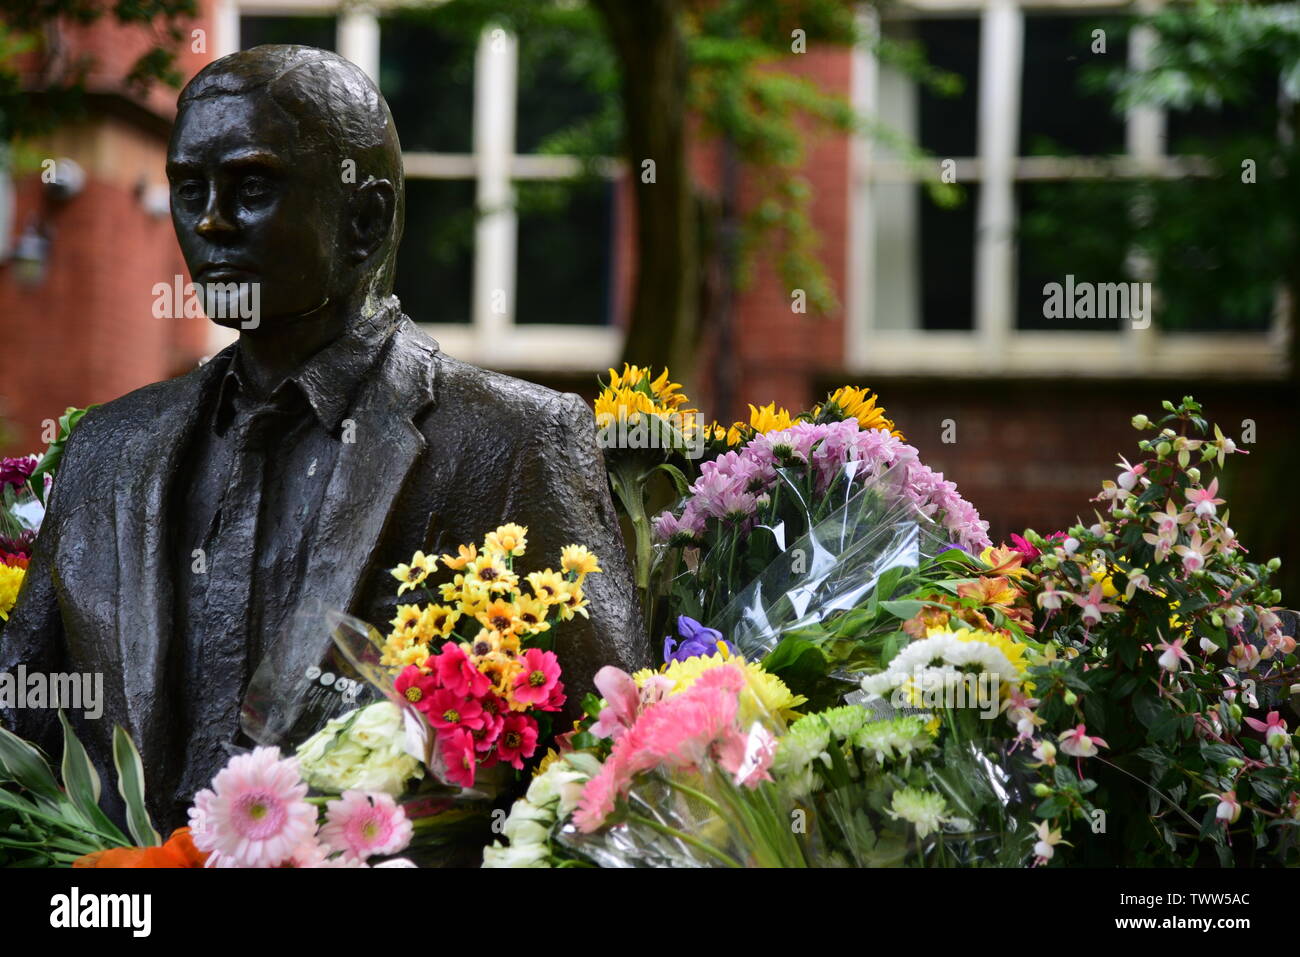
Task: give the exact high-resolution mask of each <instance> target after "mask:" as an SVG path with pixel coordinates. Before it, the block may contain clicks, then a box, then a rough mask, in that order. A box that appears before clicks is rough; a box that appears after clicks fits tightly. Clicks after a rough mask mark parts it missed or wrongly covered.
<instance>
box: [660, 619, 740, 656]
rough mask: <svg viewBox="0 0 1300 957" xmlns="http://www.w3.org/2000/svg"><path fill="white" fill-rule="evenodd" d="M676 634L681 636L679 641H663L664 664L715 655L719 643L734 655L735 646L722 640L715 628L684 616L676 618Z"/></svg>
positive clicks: (669, 639)
mask: <svg viewBox="0 0 1300 957" xmlns="http://www.w3.org/2000/svg"><path fill="white" fill-rule="evenodd" d="M677 634H679V635H681V636H682V640H681V641H674V640H673V639H672V638H671V637H669V638H665V639H664V664H668V662H670V661H685V660H686V659H687V658H707V657H709V656H710V655H716V654H717V653H718V642H720V641H721V642H722V643H723V644H724V645H726V646H727V650H728V651H730V652H731V653H732V654H733V655H734V654H735V653H736V647H735V645H733V644H732V643H731V642H729V641H726V640H724V639H723V637H722V632H720V631H718V630H717V629H716V628H707V627H705V626H704V625H701V624H700V623H699V622H698V621H696V620H695V619H694V618H689V617H687V616H686V615H679V616H678V617H677Z"/></svg>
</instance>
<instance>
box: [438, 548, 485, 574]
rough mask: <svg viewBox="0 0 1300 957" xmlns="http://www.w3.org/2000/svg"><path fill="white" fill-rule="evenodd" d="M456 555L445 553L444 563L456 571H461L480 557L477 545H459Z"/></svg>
mask: <svg viewBox="0 0 1300 957" xmlns="http://www.w3.org/2000/svg"><path fill="white" fill-rule="evenodd" d="M456 552H457V553H456V554H455V555H443V556H442V563H443V564H444V565H446V566H447V567H448V568H450V569H451V570H452V571H454V572H458V571H461V570H463V569H464V568H465V566H466V565H468V564H469V563H470V562H472V561H473V560H474V559H476V558H478V547H477V546H475V545H457V546H456Z"/></svg>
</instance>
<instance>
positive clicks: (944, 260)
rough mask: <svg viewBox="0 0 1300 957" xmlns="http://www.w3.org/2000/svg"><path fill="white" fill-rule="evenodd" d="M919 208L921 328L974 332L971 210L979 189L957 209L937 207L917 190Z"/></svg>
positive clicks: (966, 190) (973, 188)
mask: <svg viewBox="0 0 1300 957" xmlns="http://www.w3.org/2000/svg"><path fill="white" fill-rule="evenodd" d="M916 189H917V190H918V191H919V192H920V208H921V270H922V272H921V276H922V279H921V325H922V328H925V329H974V328H975V306H974V296H975V210H976V209H977V208H978V205H979V186H978V185H972V186H967V187H965V188H964V189H963V192H964V193H965V196H964V198H963V199H962V200H961V202H960V203H959V204H958V205H955V206H941V205H939V204H938V203H936V202H935V201H934V199H933V198H932V197H931V196H930V191H929V190H927V189H925V188H924V187H921V186H918V187H916Z"/></svg>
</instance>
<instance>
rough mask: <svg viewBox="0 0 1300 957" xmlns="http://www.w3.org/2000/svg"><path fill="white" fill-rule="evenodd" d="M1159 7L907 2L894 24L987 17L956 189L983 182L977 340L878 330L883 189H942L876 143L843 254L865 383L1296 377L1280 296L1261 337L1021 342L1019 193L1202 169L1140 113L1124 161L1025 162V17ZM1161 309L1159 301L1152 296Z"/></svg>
mask: <svg viewBox="0 0 1300 957" xmlns="http://www.w3.org/2000/svg"><path fill="white" fill-rule="evenodd" d="M1158 4H1159V0H1139V2H1137V3H1126V2H1116V0H903V2H901V3H900V4H899V6H898V7H896V8H895V9H894V10H893V12H892V13H891V17H897V18H914V17H922V16H927V15H930V16H934V15H939V16H944V15H946V16H963V17H971V16H977V17H979V18H981V20H982V23H981V31H980V62H979V80H980V82H979V103H978V105H977V147H976V150H977V154H978V155H977V156H974V157H966V158H957V162H956V174H957V181H958V182H959V183H961V182H967V183H969V182H973V181H978V182H979V183H980V186H981V188H980V195H979V203H978V206H977V209H976V235H975V237H974V238H973V240H972V241H973V242H974V243H975V269H974V273H975V288H974V290H973V291H972V295H973V300H972V301H973V304H974V313H975V316H974V329H973V330H971V331H956V332H954V331H926V330H922V329H885V328H880V323H879V322H878V321H877V320H878V317H877V316H876V315H875V292H876V290H875V283H876V275H875V273H876V256H875V249H876V238H877V233H876V226H877V223H876V217H875V209H874V205H875V204H874V192H875V187H876V185H877V184H897V183H919V182H922V181H923V180H924V179H925V178H926V177H929V176H934V177H937V175H938V170H937V168H936V169H935V170H934V171H919V170H917V169H916V168H915V167H914V166H912V165H911V164H908V163H907V162H905V161H901V160H893V159H888V158H885V157H880V156H877V155H875V151H874V149H873V146H872V144H871V142H870V141H869V140H867V139H865V138H855V139H854V140H853V142H852V145H851V151H850V155H851V159H850V163H851V164H852V165H851V176H850V181H851V183H852V187H851V189H852V197H851V200H850V202H851V209H850V215H849V222H850V232H849V241H848V243H847V244H846V245H847V250H846V254H847V256H848V270H847V275H848V277H849V281H848V284H847V289H846V293H845V299H846V303H847V310H848V315H847V320H848V321H847V322H846V323H845V362H846V366H847V367H848V369H849V370H850V371H852V372H854V373H856V374H874V375H880V374H907V375H943V376H952V375H956V376H961V375H966V376H976V375H987V374H988V373H995V374H1003V375H1023V376H1053V377H1056V376H1070V375H1073V376H1088V377H1122V376H1132V375H1144V376H1160V375H1171V376H1182V375H1189V374H1191V375H1198V376H1205V377H1225V378H1226V377H1240V376H1243V375H1247V376H1258V377H1261V378H1281V377H1283V376H1284V375H1285V374H1286V372H1287V360H1286V355H1287V349H1286V345H1287V341H1288V335H1289V329H1288V319H1287V316H1286V312H1287V310H1286V308H1285V302H1284V300H1283V298H1282V297H1281V296H1279V301H1278V307H1277V308H1276V309H1275V310H1274V316H1273V323H1272V326H1271V328H1270V329H1269V330H1268V331H1267V332H1260V333H1212V334H1207V333H1194V332H1178V333H1162V332H1160V331H1159V330H1158V329H1157V327H1156V326H1157V324H1156V323H1154V322H1153V323H1151V324H1150V325H1149V327H1148V328H1146V329H1134V328H1128V327H1126V328H1124V329H1122V330H1121V331H1118V332H1114V333H1110V334H1107V333H1103V332H1072V331H1066V330H1062V331H1060V332H1054V331H1050V330H1049V331H1037V330H1032V331H1031V330H1020V329H1017V328H1016V326H1015V321H1016V320H1015V311H1016V293H1015V290H1016V269H1017V261H1016V250H1015V235H1014V233H1015V225H1016V222H1017V218H1016V208H1015V186H1016V184H1017V183H1018V182H1025V181H1032V180H1069V179H1081V178H1087V177H1088V176H1089V175H1096V173H1097V172H1098V171H1100V170H1109V171H1111V172H1113V173H1117V174H1118V175H1121V176H1138V175H1142V176H1149V175H1151V174H1153V173H1155V174H1158V175H1163V176H1170V177H1173V176H1180V175H1185V174H1186V173H1188V172H1191V171H1194V170H1195V168H1196V167H1197V162H1196V160H1195V158H1189V157H1174V156H1167V155H1165V154H1164V153H1163V152H1162V139H1163V137H1162V133H1163V130H1164V122H1165V117H1164V111H1163V110H1161V109H1158V108H1153V107H1140V108H1137V109H1134V110H1131V111H1130V112H1129V114H1128V116H1127V118H1126V150H1127V152H1126V155H1125V156H1123V157H1118V158H1114V159H1112V158H1083V159H1079V158H1065V157H1050V156H1049V157H1020V156H1017V155H1016V152H1017V150H1016V138H1017V131H1018V128H1019V120H1020V87H1021V82H1022V59H1021V58H1022V53H1023V42H1024V41H1023V36H1024V16H1025V12H1026V11H1035V12H1041V11H1052V10H1056V11H1061V12H1086V11H1089V10H1096V11H1097V12H1098V13H1110V12H1123V11H1125V10H1128V11H1134V10H1136V11H1142V10H1149V9H1152V8H1153V7H1155V6H1157V5H1158ZM860 22H861V24H862V26H863V27H864V29H866V30H868V31H875V30H878V29H879V22H878V20H877V19H876V14H875V12H874V10H871V9H865V10H863V12H862V13H861V14H860ZM1152 41H1153V37H1152V36H1151V35H1150V33H1149V31H1144V30H1142V29H1138V30H1136V31H1134V33H1133V35H1132V37H1131V42H1130V44H1129V58H1130V63H1132V64H1134V65H1140V64H1141V63H1142V62H1143V61H1144V58H1145V57H1146V56H1147V55H1148V52H1149V49H1150V46H1151V43H1152ZM879 84H880V66H879V63H878V62H877V60H876V58H875V57H874V56H873V55H872V54H871V52H870V51H869V50H868V49H866V48H865V47H860V48H858V49H857V50H855V51H854V62H853V81H852V94H851V95H852V100H853V103H854V105H855V107H856V108H857V109H858V110H859V111H860V112H863V113H866V114H868V115H875V114H876V112H877V107H878V104H879V88H880V87H879ZM1156 296H1157V299H1158V296H1159V290H1156Z"/></svg>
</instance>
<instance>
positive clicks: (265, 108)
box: [167, 91, 345, 335]
mask: <svg viewBox="0 0 1300 957" xmlns="http://www.w3.org/2000/svg"><path fill="white" fill-rule="evenodd" d="M167 178H168V180H169V181H170V183H171V210H172V224H173V226H174V227H175V229H176V239H177V241H178V242H179V243H180V247H181V252H182V253H183V254H184V256H185V262H186V265H188V266H189V269H190V275H191V277H192V278H193V279H194V281H195V282H196V283H198V284H200V285H201V286H202V287H203V288H204V291H205V293H206V294H207V295H209V296H211V297H215V302H216V306H217V308H216V309H210V310H209V316H210V318H212V320H213V321H214V322H217V323H218V324H220V325H223V326H230V327H232V328H235V327H240V328H242V329H243V330H244V331H245V333H246V334H248V333H251V334H254V335H255V334H256V333H257V331H258V330H261V329H274V328H275V327H276V326H277V325H278V326H281V327H282V326H283V325H284V324H285V323H286V322H291V321H293V319H295V318H296V317H299V316H302V315H304V314H305V313H310V312H312V311H314V310H316V309H317V308H319V307H320V306H321V305H323V304H324V303H325V302H326V301H327V300H328V299H331V298H337V297H338V296H339V295H340V292H341V290H339V289H337V288H336V285H337V284H338V283H339V282H340V281H342V280H343V278H344V277H343V276H342V275H341V274H342V273H344V272H345V267H344V266H343V264H342V263H341V262H340V257H339V255H338V252H337V246H338V240H339V235H340V227H341V222H342V214H341V210H342V208H343V203H342V201H341V197H340V195H339V188H340V187H339V177H338V175H337V173H336V172H335V171H334V170H333V168H332V166H331V163H330V158H329V157H327V156H324V155H322V151H320V150H307V149H302V148H300V147H299V144H298V133H297V130H296V127H295V124H294V123H293V121H292V120H291V119H290V118H289V117H288V116H287V115H286V114H285V112H284V111H283V110H282V109H281V108H280V107H279V106H278V105H277V104H276V103H275V102H274V101H273V100H271V99H270V97H268V96H267V95H266V94H265V93H264V92H261V91H254V92H252V93H249V94H244V95H231V96H215V97H211V98H208V99H201V100H197V101H194V102H192V103H191V104H190V105H189V106H188V107H187V108H186V109H185V110H184V112H182V113H181V115H180V116H179V117H178V118H177V122H176V126H175V129H174V130H173V132H172V141H171V148H170V149H169V151H168V159H167ZM235 283H238V284H251V283H257V284H258V286H257V291H256V298H255V299H254V300H253V301H255V302H257V303H258V316H257V321H256V323H255V324H250V322H249V321H248V320H247V319H243V318H241V315H240V313H239V310H238V309H237V308H234V306H235V303H234V302H233V301H231V302H229V303H228V304H227V305H228V306H229V307H228V308H224V309H223V308H222V305H223V303H225V302H226V300H225V299H224V298H223V295H222V290H225V289H233V288H234V287H233V286H231V285H230V284H235ZM212 301H213V300H212V299H210V300H209V302H212ZM245 302H247V300H245ZM222 313H224V317H223V316H222V315H221V314H222Z"/></svg>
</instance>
